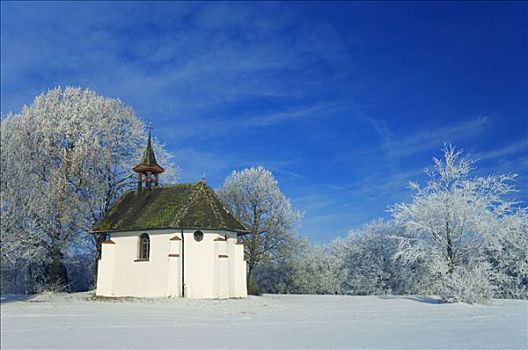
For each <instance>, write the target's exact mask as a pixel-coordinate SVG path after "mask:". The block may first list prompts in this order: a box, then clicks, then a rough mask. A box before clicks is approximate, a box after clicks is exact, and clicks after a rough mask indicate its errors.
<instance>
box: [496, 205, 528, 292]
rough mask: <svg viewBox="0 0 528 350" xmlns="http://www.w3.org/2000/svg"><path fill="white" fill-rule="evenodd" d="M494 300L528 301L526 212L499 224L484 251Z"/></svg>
mask: <svg viewBox="0 0 528 350" xmlns="http://www.w3.org/2000/svg"><path fill="white" fill-rule="evenodd" d="M488 254H489V261H490V264H491V266H492V268H493V270H494V272H495V273H494V275H493V279H492V282H493V283H494V285H495V286H496V296H498V297H501V298H520V299H528V210H527V209H526V208H519V209H518V210H516V211H515V212H514V213H513V214H512V215H509V216H506V217H504V218H502V219H501V220H500V221H499V224H498V227H497V230H496V231H495V232H494V234H493V235H492V237H491V244H490V246H489V249H488Z"/></svg>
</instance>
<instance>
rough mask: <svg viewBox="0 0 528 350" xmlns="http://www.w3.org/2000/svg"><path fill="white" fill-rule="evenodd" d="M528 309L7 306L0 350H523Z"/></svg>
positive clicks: (150, 303) (372, 303)
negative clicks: (110, 349)
mask: <svg viewBox="0 0 528 350" xmlns="http://www.w3.org/2000/svg"><path fill="white" fill-rule="evenodd" d="M527 313H528V302H527V301H519V300H494V301H493V302H492V303H491V305H488V306H483V305H466V304H438V303H436V300H435V299H432V298H428V297H419V296H418V297H375V296H368V297H356V296H312V295H265V296H262V297H251V298H249V299H245V300H187V299H176V300H174V299H173V300H112V301H95V300H91V299H90V294H88V293H76V294H62V295H56V294H55V295H41V296H38V297H33V298H30V299H23V298H3V300H2V312H1V321H2V323H1V342H2V344H1V345H2V349H3V350H5V349H11V348H53V349H57V348H67V349H72V348H121V349H125V348H126V349H130V348H149V349H160V348H173V349H174V348H178V349H182V348H227V349H232V348H244V349H254V348H303V349H304V348H323V349H328V348H347V349H349V348H356V349H357V348H361V349H362V348H376V349H397V348H400V349H401V348H404V349H433V348H437V349H438V348H441V349H526V348H528V320H527V319H528V316H527Z"/></svg>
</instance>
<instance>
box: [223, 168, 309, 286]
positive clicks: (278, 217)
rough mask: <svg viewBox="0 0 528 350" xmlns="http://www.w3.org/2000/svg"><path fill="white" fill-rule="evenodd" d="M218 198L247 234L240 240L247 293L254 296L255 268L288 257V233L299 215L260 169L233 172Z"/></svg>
mask: <svg viewBox="0 0 528 350" xmlns="http://www.w3.org/2000/svg"><path fill="white" fill-rule="evenodd" d="M218 194H219V196H220V198H222V200H223V202H224V203H225V204H226V205H227V206H228V208H229V209H230V210H231V211H232V212H233V213H234V214H235V215H236V216H237V217H238V218H239V219H241V220H242V222H243V223H244V224H245V225H246V227H248V229H249V230H250V232H251V234H249V235H245V236H242V237H241V240H242V241H243V243H244V249H245V254H246V259H247V262H248V291H249V292H250V293H255V292H256V285H255V280H254V273H255V268H256V267H257V266H258V264H259V263H260V262H263V261H270V260H273V259H275V258H278V257H281V256H284V255H287V254H288V253H289V251H290V249H291V246H292V241H293V240H294V234H293V231H292V230H293V228H294V227H295V225H296V224H297V223H298V222H299V220H300V218H301V214H300V213H299V212H297V211H295V210H294V209H293V208H292V206H291V203H290V201H289V200H288V199H287V198H286V197H285V196H284V194H283V193H282V192H281V191H280V189H279V185H278V183H277V180H275V178H274V177H273V175H272V174H271V172H270V171H268V170H266V169H264V168H262V167H256V168H249V169H245V170H243V171H240V172H237V171H233V173H232V174H231V175H230V176H229V177H228V178H227V179H226V180H225V182H224V185H223V186H222V188H220V189H219V191H218Z"/></svg>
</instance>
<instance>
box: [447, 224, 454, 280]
mask: <svg viewBox="0 0 528 350" xmlns="http://www.w3.org/2000/svg"><path fill="white" fill-rule="evenodd" d="M446 239H447V273H449V274H450V275H451V274H453V271H454V269H455V261H454V260H455V257H454V251H453V242H452V240H451V230H450V228H449V222H446Z"/></svg>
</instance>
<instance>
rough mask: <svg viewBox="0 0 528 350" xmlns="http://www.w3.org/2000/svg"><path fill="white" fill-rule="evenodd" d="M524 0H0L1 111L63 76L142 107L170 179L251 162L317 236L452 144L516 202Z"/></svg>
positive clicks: (526, 55) (338, 229) (521, 164)
mask: <svg viewBox="0 0 528 350" xmlns="http://www.w3.org/2000/svg"><path fill="white" fill-rule="evenodd" d="M527 18H528V4H527V3H526V2H524V3H523V2H513V3H506V2H501V3H492V2H483V3H473V2H461V3H445V2H443V3H433V2H427V3H415V2H409V3H396V2H385V3H384V2H344V3H330V2H324V3H323V2H321V3H317V2H310V3H301V2H292V3H271V2H263V3H256V2H252V3H242V2H237V3H219V2H211V3H198V2H193V3H170V2H160V3H154V2H149V3H141V2H132V3H110V2H100V3H99V2H89V3H72V2H70V3H66V2H56V3H23V2H5V1H3V2H2V3H1V104H2V106H1V110H2V113H6V112H9V111H14V112H16V111H19V110H20V109H21V107H22V106H23V105H24V104H29V103H31V102H32V99H33V98H34V96H36V95H37V94H39V93H41V92H44V91H46V90H47V89H49V88H52V87H54V86H57V85H61V86H67V85H74V86H82V87H87V88H91V89H94V90H96V91H97V92H98V93H100V94H102V95H105V96H111V97H119V98H120V99H122V100H123V101H124V102H125V103H126V104H128V105H130V106H131V107H133V108H134V109H135V110H136V112H137V113H138V115H139V116H141V117H142V118H144V119H145V120H147V121H150V122H152V125H153V127H154V134H155V136H157V137H158V138H159V139H160V141H161V142H163V143H165V144H166V145H167V148H168V149H169V150H170V151H172V152H173V153H174V155H175V162H176V164H177V165H178V166H179V167H180V168H181V172H182V174H181V181H182V182H189V181H196V180H198V179H199V178H200V177H201V176H202V174H204V173H205V175H206V178H207V180H208V182H209V183H210V184H211V185H212V186H213V187H219V186H220V185H221V184H222V182H223V180H224V179H225V177H226V176H227V175H229V173H230V172H231V171H232V170H234V169H236V170H240V169H243V168H245V167H248V166H254V165H262V166H264V167H266V168H268V169H270V170H271V171H273V173H274V175H275V176H276V178H277V179H278V180H279V183H280V186H281V189H282V190H283V192H284V193H285V194H286V195H287V196H288V197H289V198H290V199H291V200H292V203H293V204H294V206H295V207H296V208H297V209H299V210H301V211H303V212H304V213H305V218H304V220H303V222H302V226H301V227H300V232H301V233H303V234H306V235H308V236H309V237H310V238H311V239H312V240H314V241H319V242H325V241H328V240H329V239H331V238H333V237H335V236H338V235H342V234H344V233H345V232H346V231H347V230H349V229H351V228H354V227H358V226H359V225H362V224H364V223H366V222H367V221H369V220H371V219H373V218H376V217H380V216H382V217H387V213H386V209H387V206H388V205H389V204H392V203H395V202H398V201H407V200H409V198H410V193H409V191H408V190H407V189H406V183H407V181H408V180H420V179H423V176H422V172H423V169H424V168H425V167H427V166H429V165H431V159H432V157H433V156H440V149H441V147H442V144H443V143H444V142H446V141H448V142H452V143H454V144H455V145H457V146H458V147H461V148H463V149H464V150H465V152H466V153H467V154H469V155H471V156H472V157H478V158H480V159H481V161H480V163H479V168H478V170H477V172H479V173H481V174H487V173H501V172H516V173H518V174H519V182H518V187H519V189H520V193H519V194H518V198H520V199H522V200H525V201H526V200H528V140H527V138H528V136H527V135H528V102H527V101H528V23H527Z"/></svg>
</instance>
